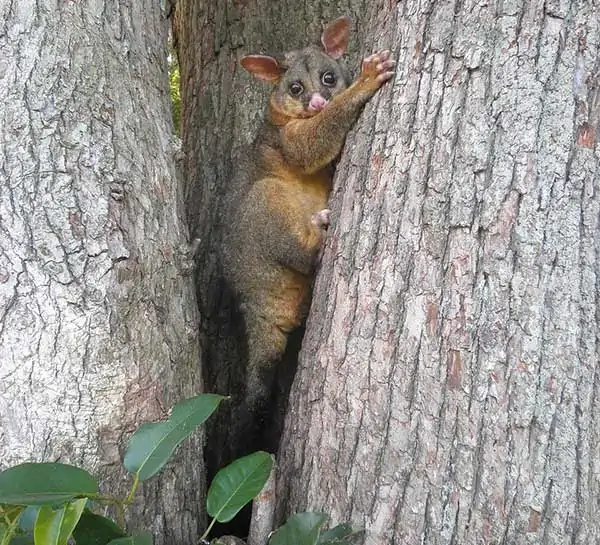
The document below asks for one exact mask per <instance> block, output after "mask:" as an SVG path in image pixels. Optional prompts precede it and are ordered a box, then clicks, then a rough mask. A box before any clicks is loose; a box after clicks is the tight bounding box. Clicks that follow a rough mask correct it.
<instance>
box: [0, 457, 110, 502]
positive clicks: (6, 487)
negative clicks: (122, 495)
mask: <svg viewBox="0 0 600 545" xmlns="http://www.w3.org/2000/svg"><path fill="white" fill-rule="evenodd" d="M98 492H99V490H98V481H97V480H96V479H95V478H94V477H92V475H90V474H89V473H88V472H87V471H85V470H83V469H81V468H78V467H75V466H71V465H67V464H58V463H39V464H35V463H26V464H20V465H18V466H14V467H10V468H8V469H6V470H5V471H2V472H1V473H0V503H10V504H16V505H41V504H46V503H52V504H56V503H60V502H61V501H66V500H70V499H72V498H76V497H81V496H94V495H97V494H98Z"/></svg>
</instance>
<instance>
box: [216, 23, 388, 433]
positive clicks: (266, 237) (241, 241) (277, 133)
mask: <svg viewBox="0 0 600 545" xmlns="http://www.w3.org/2000/svg"><path fill="white" fill-rule="evenodd" d="M349 31H350V19H349V18H348V17H341V18H339V19H337V20H335V21H334V22H332V23H331V24H329V25H328V26H327V27H326V28H325V29H324V30H323V33H322V35H321V45H320V46H316V45H310V46H308V47H305V48H304V49H300V50H295V51H290V52H289V53H286V54H285V55H283V56H281V57H277V58H276V57H271V56H266V55H248V56H245V57H243V58H242V59H241V65H242V67H243V68H245V69H246V70H247V71H248V72H250V73H251V74H252V75H254V76H256V77H257V78H259V79H261V80H264V81H267V82H269V83H271V85H273V90H272V93H271V96H270V99H269V103H268V107H267V113H266V119H265V121H264V123H263V125H262V128H261V129H260V131H259V133H258V135H257V138H256V140H255V143H254V146H253V149H252V150H251V151H250V152H249V153H248V154H247V155H246V157H245V158H244V161H245V164H244V166H243V168H242V169H241V171H242V176H243V177H244V178H245V179H244V183H243V184H242V187H243V190H242V191H240V192H239V193H237V194H235V195H234V196H230V198H229V199H228V202H229V204H228V205H227V206H226V210H225V211H224V216H225V217H226V218H227V221H226V223H227V226H226V227H225V234H224V244H223V272H224V274H225V276H226V278H227V279H228V281H229V283H230V284H231V286H232V287H233V288H234V290H235V292H236V293H237V295H238V297H239V299H240V307H241V309H242V311H243V313H244V319H245V327H246V336H247V343H248V363H247V368H246V374H247V376H246V391H245V398H244V403H243V405H244V406H243V410H244V411H246V416H245V418H247V422H253V423H254V424H256V417H257V415H260V414H261V411H264V410H266V408H267V407H268V403H269V400H270V397H271V393H272V392H271V390H272V387H273V380H274V375H275V368H276V364H277V362H278V360H280V358H281V357H282V355H283V353H284V351H285V348H286V344H287V340H288V335H289V333H290V332H291V331H292V330H294V329H295V328H297V327H298V326H299V325H301V323H302V321H303V319H304V318H305V316H306V313H307V311H308V306H309V303H310V294H311V286H312V281H313V275H314V267H315V260H316V258H317V256H318V254H319V250H320V248H321V245H322V243H323V238H324V234H325V230H326V228H327V226H328V224H329V217H330V212H329V209H328V208H327V201H328V197H329V193H330V190H331V181H332V176H333V169H332V162H333V161H334V160H335V159H336V158H337V156H338V155H339V153H340V151H341V149H342V146H343V144H344V140H345V138H346V134H347V133H348V131H349V130H350V128H351V127H352V125H353V124H354V122H355V121H356V119H357V118H358V116H359V114H360V111H361V109H362V107H363V106H364V104H365V103H366V102H367V101H368V100H369V99H370V98H371V97H372V96H373V95H374V94H375V92H376V91H377V90H378V89H379V88H380V87H381V86H382V85H383V84H384V83H385V82H386V81H388V80H389V79H390V78H391V77H392V76H393V67H394V64H395V62H394V61H393V60H391V59H390V53H389V51H381V52H378V53H375V54H373V55H370V56H368V57H366V58H365V59H364V60H363V62H362V70H361V73H360V76H359V77H358V79H357V80H356V81H354V83H352V84H351V85H349V82H348V81H347V78H346V75H345V71H344V69H343V68H342V65H341V64H340V63H339V59H340V57H341V56H342V55H343V53H344V51H345V50H346V47H347V45H348V36H349Z"/></svg>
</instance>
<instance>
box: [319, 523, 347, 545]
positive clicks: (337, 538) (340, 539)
mask: <svg viewBox="0 0 600 545" xmlns="http://www.w3.org/2000/svg"><path fill="white" fill-rule="evenodd" d="M352 536H353V534H352V526H350V524H347V523H346V524H338V525H337V526H334V527H333V528H331V529H329V530H327V531H326V532H323V533H322V534H321V535H320V537H319V545H327V544H333V543H349V540H350V539H351V538H352Z"/></svg>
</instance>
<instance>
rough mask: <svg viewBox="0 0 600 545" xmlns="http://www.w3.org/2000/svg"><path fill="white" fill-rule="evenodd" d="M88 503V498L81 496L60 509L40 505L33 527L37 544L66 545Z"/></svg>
mask: <svg viewBox="0 0 600 545" xmlns="http://www.w3.org/2000/svg"><path fill="white" fill-rule="evenodd" d="M86 503H87V498H81V499H79V500H75V501H72V502H69V503H65V504H64V505H62V506H61V507H60V508H58V509H53V508H52V506H50V505H43V506H42V507H40V510H39V511H38V516H37V518H36V519H35V527H34V529H33V537H34V540H35V545H66V544H67V540H68V539H69V537H70V536H71V533H72V532H73V529H74V528H75V526H77V523H78V522H79V517H81V513H82V512H83V508H84V507H85V504H86Z"/></svg>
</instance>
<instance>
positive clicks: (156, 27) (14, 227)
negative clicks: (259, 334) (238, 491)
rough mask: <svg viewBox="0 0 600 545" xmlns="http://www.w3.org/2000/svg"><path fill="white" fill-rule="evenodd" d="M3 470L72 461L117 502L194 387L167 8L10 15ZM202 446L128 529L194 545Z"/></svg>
mask: <svg viewBox="0 0 600 545" xmlns="http://www.w3.org/2000/svg"><path fill="white" fill-rule="evenodd" d="M0 15H1V17H0V19H1V20H2V21H3V23H2V30H1V31H0V142H1V145H2V155H1V157H0V233H1V234H0V430H1V431H0V467H2V468H5V467H7V466H10V465H13V464H16V463H19V462H22V461H24V460H45V461H57V460H60V461H62V462H69V463H74V464H78V465H83V466H84V467H86V468H87V469H89V470H91V471H93V472H94V473H96V474H99V475H100V476H101V482H102V483H103V487H102V488H103V490H104V491H105V492H107V493H111V494H117V493H125V492H126V490H127V488H128V487H129V486H130V484H131V481H130V480H129V479H125V478H124V474H123V471H122V469H121V467H120V463H121V462H120V460H121V454H122V451H123V448H124V447H125V445H126V441H127V439H128V437H129V436H130V434H131V433H132V432H133V431H134V430H135V429H136V427H137V426H138V425H139V424H141V423H142V422H144V421H148V420H156V419H159V418H162V417H163V416H165V414H166V412H167V410H168V409H169V408H170V407H171V406H172V405H173V404H174V403H175V402H177V401H179V400H181V399H183V398H185V397H188V396H190V395H194V394H197V393H199V392H200V391H201V386H202V383H201V376H200V369H199V350H198V331H197V322H198V315H197V304H196V301H195V294H194V287H193V278H192V276H191V275H190V274H189V272H188V271H187V270H188V269H189V257H188V255H187V250H186V248H187V236H188V235H187V228H186V226H185V222H184V214H183V198H182V191H181V188H180V184H179V180H178V178H177V176H176V170H175V163H174V159H173V156H174V155H173V152H174V149H175V148H174V145H173V144H174V142H173V140H172V136H171V135H172V124H171V116H170V105H169V92H168V78H167V60H166V37H167V30H168V21H167V19H166V14H165V12H163V11H162V10H161V9H160V8H159V5H158V4H157V3H156V2H148V1H141V2H134V3H125V4H124V3H113V2H103V1H101V0H89V1H87V2H74V1H61V2H58V3H57V2H50V1H47V0H42V1H38V2H33V1H29V0H26V1H24V0H19V2H9V1H1V2H0ZM203 497H204V477H203V464H202V460H201V443H200V436H199V435H195V436H194V437H193V438H192V439H191V440H190V441H189V442H187V443H186V444H185V445H184V446H183V447H182V448H181V450H180V451H179V453H178V455H177V456H176V460H175V462H174V463H171V464H169V465H168V466H167V468H166V469H165V470H164V472H163V473H162V475H161V476H160V477H157V478H154V479H153V480H151V481H149V482H147V483H145V484H143V485H142V487H141V492H140V497H139V501H137V502H136V503H135V505H134V506H133V509H132V517H131V518H132V520H133V521H135V522H134V523H133V527H134V528H146V529H150V530H153V532H154V533H155V536H156V543H175V542H182V543H183V542H185V543H193V542H194V541H195V540H196V539H197V537H198V527H199V526H202V523H203V520H202V517H203V514H202V511H201V505H202V498H203Z"/></svg>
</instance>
